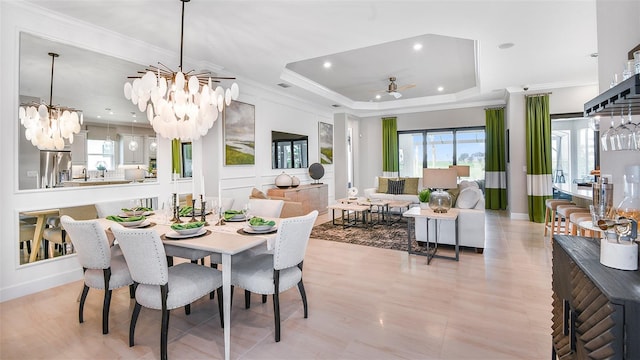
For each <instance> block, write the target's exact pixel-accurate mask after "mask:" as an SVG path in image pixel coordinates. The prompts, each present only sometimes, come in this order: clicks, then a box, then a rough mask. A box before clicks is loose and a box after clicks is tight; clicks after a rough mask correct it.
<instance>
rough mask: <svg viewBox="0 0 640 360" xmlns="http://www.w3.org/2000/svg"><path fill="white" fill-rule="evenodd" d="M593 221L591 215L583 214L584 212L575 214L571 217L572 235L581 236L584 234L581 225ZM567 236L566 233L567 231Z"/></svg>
mask: <svg viewBox="0 0 640 360" xmlns="http://www.w3.org/2000/svg"><path fill="white" fill-rule="evenodd" d="M589 220H591V213H583V212H574V213H572V214H571V215H569V225H570V226H571V230H570V233H571V235H574V236H575V235H579V234H578V232H580V235H581V234H582V228H580V225H579V224H580V223H581V222H583V221H589ZM565 234H566V231H565Z"/></svg>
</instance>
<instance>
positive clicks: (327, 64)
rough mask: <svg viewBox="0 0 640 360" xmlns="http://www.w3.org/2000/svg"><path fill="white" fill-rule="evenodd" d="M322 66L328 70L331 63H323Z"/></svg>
mask: <svg viewBox="0 0 640 360" xmlns="http://www.w3.org/2000/svg"><path fill="white" fill-rule="evenodd" d="M322 66H324V68H325V69H328V68H330V67H331V62H330V61H325V62H324V64H322Z"/></svg>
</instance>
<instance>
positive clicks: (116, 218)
mask: <svg viewBox="0 0 640 360" xmlns="http://www.w3.org/2000/svg"><path fill="white" fill-rule="evenodd" d="M144 219H146V217H144V216H142V215H140V216H129V217H120V216H117V215H109V216H107V220H111V221H115V222H133V221H140V220H144Z"/></svg>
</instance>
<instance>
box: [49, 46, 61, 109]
mask: <svg viewBox="0 0 640 360" xmlns="http://www.w3.org/2000/svg"><path fill="white" fill-rule="evenodd" d="M49 56H51V86H50V87H49V114H51V110H52V109H53V67H54V64H55V61H56V58H57V57H58V56H60V55H58V54H56V53H53V52H50V53H49Z"/></svg>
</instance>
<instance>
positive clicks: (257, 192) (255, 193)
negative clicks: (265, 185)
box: [251, 188, 268, 199]
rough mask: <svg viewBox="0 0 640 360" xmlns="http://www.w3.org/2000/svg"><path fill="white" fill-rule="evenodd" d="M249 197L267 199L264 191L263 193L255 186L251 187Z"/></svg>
mask: <svg viewBox="0 0 640 360" xmlns="http://www.w3.org/2000/svg"><path fill="white" fill-rule="evenodd" d="M251 198H252V199H268V198H267V195H266V194H265V193H263V192H262V191H260V190H258V189H256V188H253V190H251Z"/></svg>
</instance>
